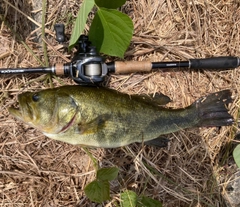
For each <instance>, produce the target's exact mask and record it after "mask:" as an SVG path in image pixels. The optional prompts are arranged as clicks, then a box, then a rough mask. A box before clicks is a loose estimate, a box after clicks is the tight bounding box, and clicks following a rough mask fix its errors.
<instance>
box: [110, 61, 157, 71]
mask: <svg viewBox="0 0 240 207" xmlns="http://www.w3.org/2000/svg"><path fill="white" fill-rule="evenodd" d="M109 66H110V65H109ZM113 67H114V69H115V73H116V74H128V73H134V72H150V71H151V70H152V63H151V62H150V61H115V62H114V66H113Z"/></svg>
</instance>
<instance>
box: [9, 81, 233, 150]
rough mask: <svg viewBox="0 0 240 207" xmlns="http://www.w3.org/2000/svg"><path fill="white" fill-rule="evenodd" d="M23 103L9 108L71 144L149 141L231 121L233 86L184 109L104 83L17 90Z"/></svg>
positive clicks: (162, 98) (112, 145) (115, 144)
mask: <svg viewBox="0 0 240 207" xmlns="http://www.w3.org/2000/svg"><path fill="white" fill-rule="evenodd" d="M18 100H19V109H16V108H10V109H9V112H10V113H11V114H12V115H13V116H15V117H16V118H17V119H19V120H21V121H23V122H25V123H27V124H29V125H31V126H33V127H35V128H37V129H38V130H40V131H42V132H43V134H45V135H46V136H47V137H49V138H52V139H55V140H60V141H63V142H67V143H70V144H73V145H84V146H91V147H104V148H115V147H120V146H124V145H128V144H131V143H133V142H140V143H141V142H147V141H148V142H151V140H153V141H154V140H156V138H158V137H159V136H160V135H164V134H169V133H172V132H176V131H179V130H181V129H185V128H190V127H203V126H207V127H209V126H210V127H211V126H229V125H232V124H233V122H234V120H233V117H232V116H231V115H230V114H229V113H228V110H227V108H226V107H225V105H226V104H228V103H230V102H232V98H231V92H230V91H229V90H224V91H219V92H217V93H213V94H210V95H208V96H205V97H202V98H200V99H199V100H197V101H195V102H194V103H193V104H192V105H190V106H188V107H186V108H181V109H170V108H166V107H163V106H160V105H164V104H166V103H167V102H169V101H170V99H169V98H168V97H167V96H164V95H159V96H158V98H156V99H151V98H148V97H147V96H138V95H133V96H130V95H127V94H123V93H120V92H118V91H115V90H111V89H107V88H102V87H90V86H89V87H88V86H78V85H75V86H62V87H59V88H54V89H46V90H42V91H39V92H25V93H22V94H20V95H19V96H18Z"/></svg>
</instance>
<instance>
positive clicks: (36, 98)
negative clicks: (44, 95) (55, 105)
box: [32, 93, 40, 102]
mask: <svg viewBox="0 0 240 207" xmlns="http://www.w3.org/2000/svg"><path fill="white" fill-rule="evenodd" d="M39 99H40V96H39V95H38V94H37V93H34V94H33V95H32V100H33V101H34V102H37V101H39Z"/></svg>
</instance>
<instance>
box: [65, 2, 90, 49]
mask: <svg viewBox="0 0 240 207" xmlns="http://www.w3.org/2000/svg"><path fill="white" fill-rule="evenodd" d="M93 6H94V0H84V1H83V3H82V5H81V8H80V10H79V12H78V15H77V19H76V21H75V24H74V28H73V31H72V35H71V38H70V43H69V49H72V48H73V46H74V45H75V44H76V42H77V41H78V38H79V37H80V35H81V34H82V32H83V30H84V28H85V24H86V21H87V18H88V14H89V12H90V11H91V10H92V8H93Z"/></svg>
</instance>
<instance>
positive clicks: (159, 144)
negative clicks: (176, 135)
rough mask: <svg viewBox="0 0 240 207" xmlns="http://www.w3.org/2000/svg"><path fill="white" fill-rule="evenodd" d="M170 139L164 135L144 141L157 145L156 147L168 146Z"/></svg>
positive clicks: (147, 143)
mask: <svg viewBox="0 0 240 207" xmlns="http://www.w3.org/2000/svg"><path fill="white" fill-rule="evenodd" d="M169 141H170V140H169V139H168V138H166V137H164V136H160V137H158V138H155V139H152V140H149V141H146V142H144V143H145V144H146V145H150V146H156V147H161V148H162V147H167V146H168V142H169Z"/></svg>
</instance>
